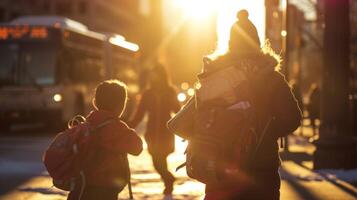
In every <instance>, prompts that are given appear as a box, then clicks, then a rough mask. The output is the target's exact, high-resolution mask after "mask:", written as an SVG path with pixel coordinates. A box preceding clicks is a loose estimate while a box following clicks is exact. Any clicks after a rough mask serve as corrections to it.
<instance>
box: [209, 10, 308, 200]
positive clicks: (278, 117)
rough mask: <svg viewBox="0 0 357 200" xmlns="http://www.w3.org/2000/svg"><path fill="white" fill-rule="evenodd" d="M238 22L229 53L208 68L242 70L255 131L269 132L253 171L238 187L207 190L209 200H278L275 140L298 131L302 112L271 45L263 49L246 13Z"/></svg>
mask: <svg viewBox="0 0 357 200" xmlns="http://www.w3.org/2000/svg"><path fill="white" fill-rule="evenodd" d="M237 17H238V19H239V20H238V21H237V22H236V23H235V24H234V25H233V27H232V29H231V36H230V41H229V51H228V52H227V53H226V54H225V55H223V56H220V57H218V58H216V59H215V60H213V61H212V63H211V64H210V65H209V66H216V67H217V68H219V67H229V66H236V67H238V68H239V67H242V71H245V72H246V75H247V78H248V83H247V84H249V85H250V86H249V87H250V88H251V91H249V92H250V95H249V96H251V97H252V98H251V99H248V101H249V104H251V105H252V106H253V107H254V108H255V114H256V119H257V120H258V121H257V122H256V124H258V126H257V127H259V124H267V125H268V126H267V129H266V131H264V132H265V134H264V136H263V138H262V140H261V143H260V145H259V146H258V148H257V151H256V152H255V154H254V157H252V158H251V162H249V165H248V166H249V168H247V169H242V170H241V171H238V172H236V174H235V175H236V176H237V177H239V178H238V179H237V181H232V180H225V179H222V180H220V181H219V183H217V184H206V196H205V199H206V200H218V199H225V200H226V199H232V200H236V199H237V200H238V199H239V200H241V199H265V200H276V199H279V196H280V193H279V189H280V177H279V173H278V168H279V166H280V159H279V154H278V143H277V140H278V138H279V137H284V136H287V135H288V134H291V133H292V132H293V131H294V130H295V129H296V128H297V127H299V125H300V120H301V111H300V109H299V106H298V102H297V100H296V99H295V98H294V95H293V94H292V92H291V89H290V87H289V85H288V83H287V82H286V80H285V78H284V76H283V75H282V74H281V73H280V72H279V67H280V64H279V62H280V58H279V56H277V55H276V54H275V53H274V52H273V51H272V49H271V48H270V47H269V46H268V45H267V44H265V46H264V47H263V48H260V40H259V37H258V33H257V30H256V28H255V26H254V24H253V23H252V22H251V21H250V20H249V19H248V12H247V11H246V10H242V11H240V12H238V14H237ZM240 92H242V91H236V94H235V95H237V96H239V95H241V94H240ZM231 96H234V94H232V95H231ZM246 101H247V100H246ZM242 105H243V104H241V105H236V106H238V107H239V106H240V107H241V106H242ZM245 105H246V104H245ZM268 119H272V121H269V120H268ZM266 121H269V122H268V123H267V122H266ZM264 129H265V128H264ZM258 130H259V128H258V129H257V131H258ZM260 130H261V129H260ZM222 171H223V172H224V171H225V170H222ZM227 173H228V172H227ZM230 173H231V172H230Z"/></svg>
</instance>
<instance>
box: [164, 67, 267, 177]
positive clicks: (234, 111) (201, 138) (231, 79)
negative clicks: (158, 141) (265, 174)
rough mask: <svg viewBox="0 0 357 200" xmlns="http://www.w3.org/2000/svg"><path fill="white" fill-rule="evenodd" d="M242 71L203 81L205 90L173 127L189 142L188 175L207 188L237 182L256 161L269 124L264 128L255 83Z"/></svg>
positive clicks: (229, 70) (171, 123)
mask: <svg viewBox="0 0 357 200" xmlns="http://www.w3.org/2000/svg"><path fill="white" fill-rule="evenodd" d="M241 69H244V68H243V67H240V68H236V67H235V66H234V67H228V68H223V69H219V70H217V71H215V72H214V73H210V74H209V75H207V74H206V75H205V76H203V77H200V76H199V79H200V82H201V84H202V87H201V88H200V89H199V90H198V91H197V92H196V97H195V98H194V99H191V100H190V101H189V103H188V104H187V105H186V106H185V107H184V108H183V109H182V110H181V111H180V112H181V113H179V114H178V115H176V116H175V117H174V118H173V119H172V120H170V121H169V123H168V127H169V129H171V130H172V131H174V132H175V133H176V134H178V135H179V136H183V137H184V138H186V139H188V147H187V150H186V163H185V165H186V171H187V174H188V176H189V177H191V178H194V179H196V180H198V181H200V182H203V183H205V184H217V183H219V182H220V181H222V180H224V181H236V180H238V179H239V178H240V177H241V172H242V170H245V169H247V168H249V166H250V165H251V164H252V163H253V162H254V158H255V154H256V152H257V150H258V148H259V146H260V144H261V142H262V140H263V138H264V134H265V132H266V129H267V127H268V126H269V123H270V121H268V122H266V123H264V126H263V127H262V126H261V123H260V122H259V119H258V118H257V114H256V107H255V106H254V104H253V101H252V100H253V98H254V97H253V95H252V94H251V92H249V91H251V84H250V82H249V79H248V78H247V76H245V72H244V70H241ZM202 79H204V80H202ZM232 92H233V93H234V94H235V95H233V96H232ZM225 95H227V96H225ZM190 122H192V123H190ZM181 131H182V132H181Z"/></svg>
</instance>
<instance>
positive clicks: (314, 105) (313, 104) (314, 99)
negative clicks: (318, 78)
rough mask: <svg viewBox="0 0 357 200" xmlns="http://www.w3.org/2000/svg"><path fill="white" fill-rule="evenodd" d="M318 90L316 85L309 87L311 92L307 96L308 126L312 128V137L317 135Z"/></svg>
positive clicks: (318, 116)
mask: <svg viewBox="0 0 357 200" xmlns="http://www.w3.org/2000/svg"><path fill="white" fill-rule="evenodd" d="M320 98H321V97H320V89H319V87H318V86H317V84H312V85H311V91H310V95H309V104H308V105H307V111H308V113H309V119H310V124H311V126H312V131H313V136H316V135H317V128H318V127H317V124H316V121H317V119H319V118H320Z"/></svg>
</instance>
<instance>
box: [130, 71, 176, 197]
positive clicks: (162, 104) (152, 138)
mask: <svg viewBox="0 0 357 200" xmlns="http://www.w3.org/2000/svg"><path fill="white" fill-rule="evenodd" d="M149 79H150V85H149V87H148V88H147V89H146V90H145V91H143V93H142V95H141V100H140V102H139V105H138V108H137V111H136V113H135V115H134V116H133V117H132V120H131V122H130V124H131V125H132V126H133V127H136V126H137V125H138V123H139V122H140V121H142V119H143V118H144V115H145V114H146V113H147V114H148V122H147V125H146V132H145V140H146V142H147V145H148V150H149V153H150V154H151V156H152V161H153V164H154V167H155V169H156V171H157V172H158V173H159V174H160V176H161V178H162V179H163V181H164V184H165V189H164V191H163V194H165V195H168V196H170V195H171V194H172V191H173V183H174V181H175V178H174V176H173V175H172V174H171V172H170V171H169V170H168V167H167V160H166V159H167V156H168V155H169V154H170V153H172V152H173V151H174V148H175V146H174V144H175V143H174V142H175V141H174V134H172V133H170V132H169V131H168V130H167V127H166V122H167V121H168V120H169V119H170V118H171V114H172V113H173V112H177V111H178V110H179V109H180V104H179V102H178V100H177V94H176V91H175V88H174V87H173V86H172V85H171V84H170V80H169V77H168V74H167V71H166V69H165V68H164V66H162V65H161V64H156V66H154V68H153V70H152V71H151V72H150V74H149Z"/></svg>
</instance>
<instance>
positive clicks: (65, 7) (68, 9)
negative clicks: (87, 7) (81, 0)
mask: <svg viewBox="0 0 357 200" xmlns="http://www.w3.org/2000/svg"><path fill="white" fill-rule="evenodd" d="M71 13H72V4H71V3H70V2H69V1H58V2H57V5H56V14H58V15H63V16H66V15H70V14H71Z"/></svg>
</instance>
